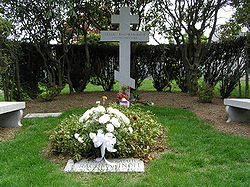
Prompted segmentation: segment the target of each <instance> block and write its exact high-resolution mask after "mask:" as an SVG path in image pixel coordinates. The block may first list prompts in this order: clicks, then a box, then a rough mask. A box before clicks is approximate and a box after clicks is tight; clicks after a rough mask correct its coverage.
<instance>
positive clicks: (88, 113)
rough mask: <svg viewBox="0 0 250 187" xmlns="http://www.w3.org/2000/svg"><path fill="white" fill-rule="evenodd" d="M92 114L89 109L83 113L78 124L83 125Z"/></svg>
mask: <svg viewBox="0 0 250 187" xmlns="http://www.w3.org/2000/svg"><path fill="white" fill-rule="evenodd" d="M92 113H93V110H92V109H89V110H87V111H86V112H84V114H83V115H82V117H81V118H80V119H79V122H81V123H83V122H84V121H86V120H88V119H89V117H90V115H91V114H92Z"/></svg>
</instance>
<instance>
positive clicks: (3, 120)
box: [0, 102, 25, 128]
mask: <svg viewBox="0 0 250 187" xmlns="http://www.w3.org/2000/svg"><path fill="white" fill-rule="evenodd" d="M24 108H25V102H0V127H7V128H16V127H20V126H22V124H21V118H22V116H23V109H24Z"/></svg>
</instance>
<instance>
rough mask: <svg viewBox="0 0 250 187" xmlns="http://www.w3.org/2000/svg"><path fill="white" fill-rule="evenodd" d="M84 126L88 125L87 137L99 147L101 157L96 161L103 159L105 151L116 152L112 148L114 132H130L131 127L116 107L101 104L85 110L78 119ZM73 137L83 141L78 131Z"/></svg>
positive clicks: (131, 130)
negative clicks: (106, 106)
mask: <svg viewBox="0 0 250 187" xmlns="http://www.w3.org/2000/svg"><path fill="white" fill-rule="evenodd" d="M79 122H80V123H82V125H83V126H85V127H87V128H88V127H90V128H88V129H91V131H90V132H89V138H90V139H91V140H92V141H93V145H94V147H95V148H98V147H100V150H101V158H98V159H97V161H101V160H103V159H104V160H105V161H106V159H105V151H106V150H107V151H109V152H116V151H117V150H116V149H114V146H115V144H116V134H118V133H119V131H123V132H125V133H128V134H131V133H133V128H132V127H131V126H129V124H130V120H129V118H127V117H126V116H125V115H124V114H123V113H122V112H120V111H119V110H118V109H115V108H112V107H108V108H107V109H106V108H105V107H103V106H97V107H93V108H91V109H89V110H87V111H86V112H85V113H84V114H83V115H82V116H81V117H80V119H79ZM74 137H75V139H77V140H78V141H79V142H80V143H84V139H83V137H81V134H80V133H75V134H74Z"/></svg>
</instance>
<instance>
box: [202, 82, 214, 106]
mask: <svg viewBox="0 0 250 187" xmlns="http://www.w3.org/2000/svg"><path fill="white" fill-rule="evenodd" d="M213 91H214V87H213V86H211V85H209V84H207V83H205V82H203V83H202V84H201V86H199V90H198V96H199V102H201V103H212V100H213V98H214V92H213Z"/></svg>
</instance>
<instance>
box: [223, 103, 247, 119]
mask: <svg viewBox="0 0 250 187" xmlns="http://www.w3.org/2000/svg"><path fill="white" fill-rule="evenodd" d="M226 112H227V113H228V115H229V117H228V120H227V123H229V122H250V110H247V109H242V108H237V107H232V106H226Z"/></svg>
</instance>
